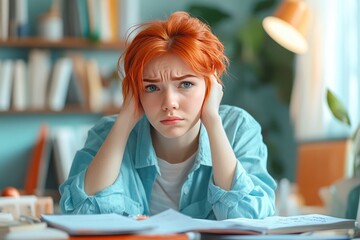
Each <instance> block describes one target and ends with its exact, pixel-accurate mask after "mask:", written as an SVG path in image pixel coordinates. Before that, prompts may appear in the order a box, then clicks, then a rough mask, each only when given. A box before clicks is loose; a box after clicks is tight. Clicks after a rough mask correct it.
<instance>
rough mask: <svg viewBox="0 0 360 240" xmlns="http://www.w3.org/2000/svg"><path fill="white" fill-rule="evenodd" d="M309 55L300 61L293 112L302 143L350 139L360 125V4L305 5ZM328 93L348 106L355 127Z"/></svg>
mask: <svg viewBox="0 0 360 240" xmlns="http://www.w3.org/2000/svg"><path fill="white" fill-rule="evenodd" d="M306 2H307V3H308V5H309V8H310V14H311V20H310V29H309V32H308V35H307V39H308V43H309V50H308V51H307V52H306V53H305V54H303V55H298V56H297V57H296V64H295V65H296V66H295V67H296V70H295V79H294V85H293V91H292V97H291V103H290V113H291V118H292V121H293V124H294V131H295V136H296V138H297V140H298V141H309V140H321V139H331V138H342V137H348V136H349V135H350V134H351V133H352V132H354V130H355V128H356V126H357V125H358V124H359V122H360V96H359V95H360V47H359V45H360V1H358V0H346V1H342V0H306ZM327 89H330V90H331V91H332V92H333V93H334V94H335V95H336V96H337V97H338V98H339V99H340V100H341V101H342V103H343V104H344V105H345V107H346V109H347V110H348V112H349V116H350V119H351V121H352V126H351V128H349V127H347V126H345V125H344V124H342V123H340V122H339V121H337V120H336V119H335V118H334V117H333V116H332V115H331V112H330V110H329V108H328V106H327V103H326V90H327Z"/></svg>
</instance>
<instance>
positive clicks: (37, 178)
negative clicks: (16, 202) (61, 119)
mask: <svg viewBox="0 0 360 240" xmlns="http://www.w3.org/2000/svg"><path fill="white" fill-rule="evenodd" d="M90 127H91V126H88V125H84V126H77V127H72V126H58V127H53V128H50V127H49V126H48V125H47V124H42V125H41V126H40V127H39V131H38V136H37V139H36V140H35V143H34V146H33V150H32V153H31V156H30V159H29V163H28V168H27V175H26V177H25V183H24V193H25V194H26V195H37V196H44V195H45V193H46V190H47V189H46V179H47V177H48V174H49V166H50V162H51V161H53V163H54V166H55V170H56V175H57V180H58V184H61V183H63V182H64V181H65V180H66V179H67V177H68V175H69V172H70V168H71V164H72V161H73V159H74V156H75V154H76V151H77V150H79V149H80V148H81V147H82V146H83V145H84V143H85V140H86V137H87V132H88V130H89V128H90Z"/></svg>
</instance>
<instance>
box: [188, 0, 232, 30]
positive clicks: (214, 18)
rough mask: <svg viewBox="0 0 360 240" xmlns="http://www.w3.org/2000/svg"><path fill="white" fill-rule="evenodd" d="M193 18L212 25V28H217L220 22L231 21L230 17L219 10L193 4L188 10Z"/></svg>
mask: <svg viewBox="0 0 360 240" xmlns="http://www.w3.org/2000/svg"><path fill="white" fill-rule="evenodd" d="M188 12H189V13H190V14H191V16H193V17H196V18H199V19H201V20H202V21H204V22H206V23H207V24H209V25H210V27H211V28H213V27H214V26H216V25H217V24H218V23H219V22H221V21H223V20H226V19H229V18H230V15H229V14H228V13H226V12H224V11H221V10H220V9H218V8H215V7H210V6H203V5H197V4H193V5H190V6H189V8H188Z"/></svg>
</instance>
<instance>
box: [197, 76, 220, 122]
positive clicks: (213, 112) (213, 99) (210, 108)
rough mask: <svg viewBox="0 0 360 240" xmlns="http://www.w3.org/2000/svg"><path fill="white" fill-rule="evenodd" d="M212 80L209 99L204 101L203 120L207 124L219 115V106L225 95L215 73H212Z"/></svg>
mask: <svg viewBox="0 0 360 240" xmlns="http://www.w3.org/2000/svg"><path fill="white" fill-rule="evenodd" d="M210 82H211V87H210V92H209V95H208V97H207V99H205V101H204V104H203V107H202V112H201V121H202V122H203V123H204V124H205V125H206V124H207V123H208V122H209V121H210V120H211V119H212V118H214V117H218V116H219V107H220V103H221V99H222V97H223V86H222V85H221V84H220V83H219V82H218V81H217V79H216V77H215V75H211V77H210Z"/></svg>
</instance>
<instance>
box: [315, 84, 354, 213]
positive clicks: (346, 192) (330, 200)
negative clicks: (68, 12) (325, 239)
mask: <svg viewBox="0 0 360 240" xmlns="http://www.w3.org/2000/svg"><path fill="white" fill-rule="evenodd" d="M326 99H327V104H328V106H329V109H330V111H331V113H332V114H333V116H334V117H335V118H336V119H338V120H339V121H340V122H343V123H344V124H346V125H348V126H349V127H350V126H351V121H350V118H349V115H348V112H347V110H346V109H345V107H344V105H343V104H342V103H341V101H340V100H339V99H338V98H337V97H336V96H335V95H334V94H333V93H332V92H331V91H330V90H327V93H326ZM349 143H350V145H349V150H348V152H347V154H348V156H347V160H348V161H350V164H351V165H352V168H353V169H352V170H353V175H352V177H351V178H347V179H341V180H339V181H337V182H336V183H334V184H333V185H332V186H330V187H329V188H327V189H323V194H322V195H323V198H324V200H325V206H326V207H327V208H328V211H329V213H330V214H331V215H336V216H339V217H346V218H352V219H355V218H356V215H357V213H358V212H359V211H358V210H356V209H358V208H359V195H360V123H359V124H358V126H357V128H356V130H355V132H354V133H353V134H352V136H351V138H350V141H349ZM327 190H329V191H327ZM326 192H327V193H328V194H327V197H326Z"/></svg>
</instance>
